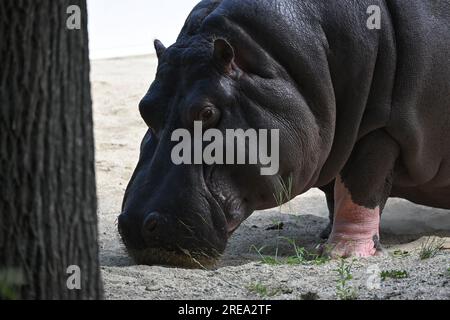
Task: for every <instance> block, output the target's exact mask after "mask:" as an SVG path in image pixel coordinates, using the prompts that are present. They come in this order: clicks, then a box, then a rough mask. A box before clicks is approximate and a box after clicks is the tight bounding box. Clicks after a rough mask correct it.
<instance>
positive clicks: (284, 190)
mask: <svg viewBox="0 0 450 320" xmlns="http://www.w3.org/2000/svg"><path fill="white" fill-rule="evenodd" d="M277 178H278V183H279V185H280V186H281V190H280V191H278V192H277V193H274V195H273V196H274V197H275V201H276V203H277V206H278V207H279V208H280V211H281V207H282V206H283V203H285V202H288V201H290V200H291V199H292V181H293V180H292V173H291V174H289V177H288V178H287V182H285V181H284V179H283V178H282V177H281V176H280V175H278V176H277ZM277 189H278V188H277ZM291 209H292V208H291V207H290V204H289V211H292V210H291Z"/></svg>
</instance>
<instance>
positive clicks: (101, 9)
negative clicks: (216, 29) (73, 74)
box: [88, 0, 200, 59]
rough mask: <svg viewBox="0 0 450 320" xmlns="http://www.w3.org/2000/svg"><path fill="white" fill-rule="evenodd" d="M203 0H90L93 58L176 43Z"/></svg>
mask: <svg viewBox="0 0 450 320" xmlns="http://www.w3.org/2000/svg"><path fill="white" fill-rule="evenodd" d="M199 2H200V0H88V15H89V38H90V41H89V46H90V52H91V53H90V55H91V58H92V59H101V58H112V57H122V56H132V55H141V54H149V53H154V49H153V40H154V39H155V38H157V39H160V40H161V41H162V42H163V43H164V45H166V46H169V45H171V44H173V43H174V42H175V40H176V38H177V36H178V33H179V32H180V31H181V28H182V27H183V24H184V21H185V20H186V18H187V16H188V15H189V13H190V12H191V10H192V9H193V8H194V6H195V5H196V4H197V3H199Z"/></svg>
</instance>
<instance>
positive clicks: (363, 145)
mask: <svg viewBox="0 0 450 320" xmlns="http://www.w3.org/2000/svg"><path fill="white" fill-rule="evenodd" d="M398 155H399V148H398V145H397V143H396V142H395V141H394V140H393V139H392V138H391V137H390V136H389V135H388V134H387V133H385V132H384V131H382V130H378V131H376V132H373V133H371V134H369V135H367V136H366V137H364V138H362V139H361V140H360V141H359V142H358V143H357V145H356V146H355V148H354V149H353V151H352V154H351V156H350V159H349V161H348V162H347V164H346V165H345V167H344V169H343V170H342V172H341V173H340V175H339V176H338V177H337V178H336V181H335V185H334V222H333V228H332V231H331V234H330V237H329V239H328V242H327V244H326V245H325V250H326V252H327V253H328V254H329V255H331V256H332V257H349V256H357V257H368V256H372V255H374V254H375V253H376V252H377V249H380V248H381V247H380V243H379V240H380V233H379V228H380V215H381V212H382V210H383V208H384V205H385V203H386V200H387V198H388V197H389V194H390V192H391V186H392V178H393V169H394V166H395V162H396V160H397V158H398Z"/></svg>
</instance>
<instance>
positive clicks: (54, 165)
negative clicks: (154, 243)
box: [0, 0, 103, 299]
mask: <svg viewBox="0 0 450 320" xmlns="http://www.w3.org/2000/svg"><path fill="white" fill-rule="evenodd" d="M70 5H78V6H79V7H80V8H81V29H80V30H69V29H68V28H67V27H66V21H67V19H68V17H70V15H69V14H67V8H68V6H70ZM89 68H90V66H89V59H88V34H87V12H86V2H85V1H83V0H72V1H66V0H58V1H54V0H1V1H0V189H1V191H0V270H1V269H3V270H6V269H8V268H13V269H15V270H19V271H20V272H22V274H23V276H24V278H25V282H26V283H25V285H23V286H21V287H20V289H19V297H20V298H23V299H97V298H102V292H103V288H102V283H101V275H100V270H99V258H98V244H97V216H96V205H97V204H96V189H95V174H94V173H95V172H94V139H93V121H92V103H91V95H90V82H89ZM71 265H77V266H79V267H80V269H81V289H80V290H77V289H72V290H71V289H69V288H68V287H67V285H66V282H67V280H68V278H69V276H70V275H71V274H67V268H68V267H69V266H71Z"/></svg>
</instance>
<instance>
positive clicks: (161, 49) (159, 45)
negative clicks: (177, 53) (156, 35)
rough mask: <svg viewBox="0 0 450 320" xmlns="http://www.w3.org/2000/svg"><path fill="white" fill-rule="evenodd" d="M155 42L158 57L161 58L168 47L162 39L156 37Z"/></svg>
mask: <svg viewBox="0 0 450 320" xmlns="http://www.w3.org/2000/svg"><path fill="white" fill-rule="evenodd" d="M153 44H154V45H155V50H156V55H157V56H158V59H159V58H161V56H162V54H163V53H164V51H166V47H164V45H163V44H162V42H161V41H159V40H158V39H156V40H155V41H154V42H153Z"/></svg>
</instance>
